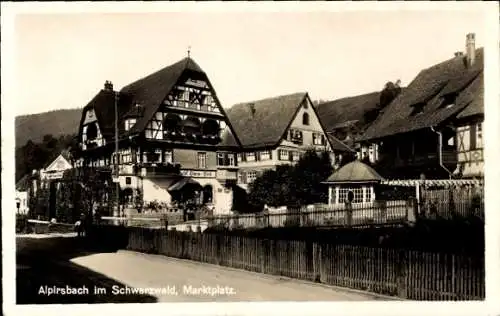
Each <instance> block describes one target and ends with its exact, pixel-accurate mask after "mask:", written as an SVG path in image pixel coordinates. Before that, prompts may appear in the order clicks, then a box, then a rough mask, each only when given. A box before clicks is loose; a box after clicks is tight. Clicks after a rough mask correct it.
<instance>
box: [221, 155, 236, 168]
mask: <svg viewBox="0 0 500 316" xmlns="http://www.w3.org/2000/svg"><path fill="white" fill-rule="evenodd" d="M217 165H219V166H234V165H235V164H234V155H233V154H228V153H218V154H217Z"/></svg>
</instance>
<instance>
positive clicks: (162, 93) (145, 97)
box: [120, 57, 205, 133]
mask: <svg viewBox="0 0 500 316" xmlns="http://www.w3.org/2000/svg"><path fill="white" fill-rule="evenodd" d="M186 70H190V71H193V72H196V73H199V74H203V75H205V72H204V71H203V70H202V69H201V68H200V66H198V64H196V62H195V61H194V60H192V59H191V58H189V57H187V58H184V59H182V60H181V61H178V62H176V63H175V64H172V65H170V66H167V67H165V68H163V69H160V70H158V71H156V72H154V73H152V74H150V75H148V76H146V77H144V78H142V79H139V80H137V81H135V82H133V83H131V84H129V85H127V86H125V87H123V88H122V89H121V90H120V97H121V96H122V95H125V96H127V97H128V98H129V102H130V103H131V104H135V103H139V104H140V105H141V106H143V107H144V115H143V116H142V117H141V118H139V119H138V120H137V122H136V124H135V125H134V126H133V127H132V129H131V131H130V132H131V133H134V132H142V131H143V130H144V128H145V127H146V125H147V123H148V122H149V120H151V118H152V117H153V116H154V114H155V113H156V112H157V111H158V109H159V107H160V105H161V104H162V102H163V100H164V99H165V98H166V97H167V95H168V94H169V93H170V91H171V90H172V88H173V87H174V85H175V84H176V83H177V81H178V80H179V79H180V77H181V76H182V74H183V73H184V72H185V71H186Z"/></svg>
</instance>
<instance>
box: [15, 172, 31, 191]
mask: <svg viewBox="0 0 500 316" xmlns="http://www.w3.org/2000/svg"><path fill="white" fill-rule="evenodd" d="M29 180H30V177H29V175H27V174H26V175H24V176H23V177H22V178H21V179H19V181H17V183H16V191H21V192H22V191H26V190H27V189H28V187H29V183H30V181H29Z"/></svg>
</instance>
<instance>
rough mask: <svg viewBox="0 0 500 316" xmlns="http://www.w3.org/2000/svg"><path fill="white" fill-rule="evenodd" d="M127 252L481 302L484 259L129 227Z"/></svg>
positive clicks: (427, 297) (421, 296)
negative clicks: (155, 254)
mask: <svg viewBox="0 0 500 316" xmlns="http://www.w3.org/2000/svg"><path fill="white" fill-rule="evenodd" d="M128 230H129V233H128V246H127V249H129V250H133V251H139V252H146V253H157V254H162V255H166V256H170V257H175V258H183V259H189V260H195V261H199V262H205V263H211V264H217V265H221V266H227V267H232V268H237V269H244V270H248V271H254V272H260V273H265V274H272V275H278V276H286V277H290V278H296V279H302V280H309V281H313V282H321V283H324V284H329V285H336V286H341V287H347V288H353V289H359V290H365V291H370V292H375V293H379V294H385V295H390V296H395V297H399V298H403V299H410V300H453V301H456V300H483V299H484V296H485V280H484V276H485V275H484V258H470V257H466V256H462V255H457V254H444V253H426V252H420V251H412V250H405V249H387V248H369V247H361V246H354V245H333V244H322V243H315V242H306V241H289V240H269V239H258V238H252V237H244V236H229V235H221V234H201V233H196V232H179V231H166V230H153V229H147V228H138V227H130V228H128Z"/></svg>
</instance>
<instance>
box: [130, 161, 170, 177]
mask: <svg viewBox="0 0 500 316" xmlns="http://www.w3.org/2000/svg"><path fill="white" fill-rule="evenodd" d="M134 168H135V171H136V174H137V175H140V176H143V177H154V176H166V175H172V174H180V165H178V164H175V165H174V164H160V163H158V164H144V165H142V166H135V167H134Z"/></svg>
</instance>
